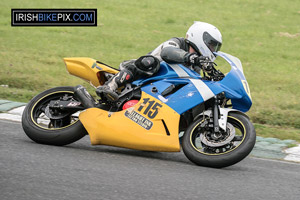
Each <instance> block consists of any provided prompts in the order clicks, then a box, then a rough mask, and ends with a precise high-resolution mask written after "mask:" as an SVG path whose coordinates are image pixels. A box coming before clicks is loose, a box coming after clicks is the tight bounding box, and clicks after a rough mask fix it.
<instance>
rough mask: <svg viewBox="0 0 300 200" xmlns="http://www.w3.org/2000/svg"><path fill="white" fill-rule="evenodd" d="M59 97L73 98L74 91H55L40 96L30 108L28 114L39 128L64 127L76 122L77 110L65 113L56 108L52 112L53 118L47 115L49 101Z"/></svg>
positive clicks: (52, 128) (55, 128)
mask: <svg viewBox="0 0 300 200" xmlns="http://www.w3.org/2000/svg"><path fill="white" fill-rule="evenodd" d="M61 97H68V98H73V97H74V92H72V91H56V92H52V93H50V94H47V95H45V96H43V97H41V98H40V99H39V100H38V101H37V102H36V103H35V104H34V105H33V106H32V108H31V111H30V115H31V120H32V122H33V123H34V124H35V125H36V126H38V127H39V128H42V129H46V130H59V129H64V128H67V127H69V126H71V125H73V124H75V123H76V122H78V120H79V118H78V116H79V112H76V113H67V112H63V111H62V110H60V111H61V112H59V110H57V111H56V113H55V114H54V116H55V119H52V118H50V117H49V115H48V116H47V112H49V107H48V104H49V103H50V101H53V100H59V99H60V98H61Z"/></svg>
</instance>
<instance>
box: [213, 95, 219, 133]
mask: <svg viewBox="0 0 300 200" xmlns="http://www.w3.org/2000/svg"><path fill="white" fill-rule="evenodd" d="M219 118H220V112H219V100H218V98H215V102H214V107H213V124H214V132H215V133H219V132H220V127H219Z"/></svg>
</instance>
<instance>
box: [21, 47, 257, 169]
mask: <svg viewBox="0 0 300 200" xmlns="http://www.w3.org/2000/svg"><path fill="white" fill-rule="evenodd" d="M215 54H216V55H217V56H219V57H221V58H223V59H225V61H227V62H228V63H229V64H230V66H231V70H230V71H229V73H227V74H226V75H224V74H223V73H222V72H221V71H220V70H217V69H216V68H215V67H214V65H213V64H212V63H211V62H210V63H206V64H204V65H203V66H209V70H207V69H206V70H204V69H202V74H201V73H200V74H199V73H197V72H196V71H194V70H191V69H189V68H186V67H184V66H183V65H181V64H168V63H166V62H161V64H160V70H159V71H158V72H157V73H156V74H155V75H154V76H152V77H144V78H141V79H139V80H135V81H134V82H132V83H130V84H127V85H126V86H123V87H121V88H118V91H117V92H118V93H119V96H120V97H119V99H118V101H116V102H109V101H107V100H106V99H105V98H100V99H97V100H95V99H94V98H93V97H92V96H91V95H90V94H89V93H88V92H87V90H86V89H85V88H84V87H83V86H80V85H79V86H76V87H56V88H52V89H49V90H46V91H44V92H42V93H40V94H38V95H37V96H35V97H34V98H33V99H32V100H31V101H30V102H29V103H28V104H27V106H26V108H25V110H24V112H23V116H22V126H23V129H24V131H25V133H26V134H27V136H28V137H29V138H30V139H32V140H33V141H35V142H37V143H41V144H48V145H59V146H60V145H67V144H70V143H73V142H75V141H77V140H79V139H81V138H82V137H84V136H85V135H89V137H90V140H91V144H92V145H109V146H116V147H123V148H130V149H136V150H144V151H162V152H179V151H180V150H181V148H182V149H183V152H184V154H185V155H186V157H187V158H188V159H189V160H190V161H192V162H193V163H195V164H197V165H201V166H208V167H214V168H222V167H227V166H230V165H233V164H235V163H237V162H239V161H241V160H243V159H244V158H245V157H247V156H248V155H249V153H250V152H251V150H252V149H253V147H254V144H255V140H256V133H255V129H254V127H253V125H252V123H251V122H250V119H249V117H248V116H247V115H246V114H245V112H247V111H248V110H249V109H250V107H251V105H252V100H251V95H250V89H249V86H248V83H247V81H246V78H245V76H244V72H243V68H242V64H241V61H240V60H239V59H238V58H236V57H234V56H232V55H230V54H227V53H224V52H216V53H215ZM64 62H65V64H66V68H67V71H68V72H69V73H70V74H71V75H74V76H77V77H80V78H82V79H84V80H86V81H88V82H90V84H91V85H92V86H94V87H98V86H100V85H103V84H104V83H105V82H106V81H107V80H109V79H110V78H111V77H112V76H113V75H114V74H116V73H118V70H116V69H114V68H112V67H110V66H108V65H106V64H104V63H102V62H100V61H96V60H94V59H91V58H85V57H76V58H64Z"/></svg>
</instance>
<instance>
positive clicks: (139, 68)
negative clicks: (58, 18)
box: [96, 55, 159, 101]
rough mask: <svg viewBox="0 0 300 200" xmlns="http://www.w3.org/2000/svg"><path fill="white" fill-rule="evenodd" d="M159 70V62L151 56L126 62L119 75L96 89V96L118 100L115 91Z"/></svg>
mask: <svg viewBox="0 0 300 200" xmlns="http://www.w3.org/2000/svg"><path fill="white" fill-rule="evenodd" d="M158 70H159V60H158V59H157V58H155V57H153V56H150V55H147V56H142V57H140V58H139V59H137V60H135V61H131V62H127V63H126V64H125V65H124V68H123V69H121V71H120V72H119V73H117V74H116V75H115V76H113V77H112V78H111V79H110V80H108V81H107V82H106V83H105V84H104V85H103V86H100V87H98V88H97V90H96V93H97V95H98V96H100V97H101V96H105V97H106V99H107V100H109V101H117V100H118V99H119V96H118V94H117V93H116V89H117V88H119V87H121V86H124V85H126V84H127V83H131V82H132V81H134V80H136V79H138V78H139V77H140V76H148V77H149V76H152V75H153V74H154V73H156V72H157V71H158Z"/></svg>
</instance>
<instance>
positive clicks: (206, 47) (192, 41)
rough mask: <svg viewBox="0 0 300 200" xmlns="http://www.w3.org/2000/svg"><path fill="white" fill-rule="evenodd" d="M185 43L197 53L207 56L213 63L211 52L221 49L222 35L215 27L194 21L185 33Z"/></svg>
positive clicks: (213, 58)
mask: <svg viewBox="0 0 300 200" xmlns="http://www.w3.org/2000/svg"><path fill="white" fill-rule="evenodd" d="M186 42H187V43H188V44H189V45H191V46H192V47H193V48H194V49H195V50H196V52H197V53H199V54H201V55H203V56H207V57H209V58H210V60H211V61H214V60H215V59H216V57H215V55H214V53H213V52H217V51H219V50H220V49H221V46H222V35H221V33H220V31H219V30H218V29H217V28H216V27H215V26H213V25H211V24H208V23H205V22H198V21H196V22H194V24H193V25H192V26H191V27H190V28H189V30H188V31H187V33H186Z"/></svg>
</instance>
